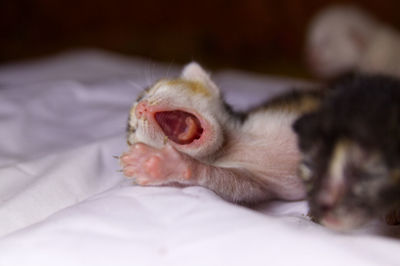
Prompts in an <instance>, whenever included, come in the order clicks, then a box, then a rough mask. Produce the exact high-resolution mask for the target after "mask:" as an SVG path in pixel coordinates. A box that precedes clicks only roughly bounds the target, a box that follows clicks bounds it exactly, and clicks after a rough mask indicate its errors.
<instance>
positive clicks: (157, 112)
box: [128, 63, 229, 158]
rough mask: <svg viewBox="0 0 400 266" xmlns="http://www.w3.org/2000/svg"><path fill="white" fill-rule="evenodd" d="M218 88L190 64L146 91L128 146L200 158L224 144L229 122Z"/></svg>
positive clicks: (133, 114) (135, 107) (136, 106)
mask: <svg viewBox="0 0 400 266" xmlns="http://www.w3.org/2000/svg"><path fill="white" fill-rule="evenodd" d="M227 112H228V110H227V108H226V107H225V105H224V102H223V100H222V98H221V95H220V91H219V89H218V87H217V86H216V85H215V84H214V83H213V82H212V81H211V79H210V78H209V76H208V74H207V73H206V72H205V71H204V70H203V69H202V68H201V67H200V65H198V64H197V63H191V64H188V65H187V66H186V67H185V68H184V69H183V71H182V74H181V76H180V77H179V78H177V79H163V80H160V81H159V82H157V83H156V84H154V85H153V86H151V87H150V88H148V89H146V90H145V91H144V92H143V93H142V94H141V95H140V96H139V98H138V99H137V101H136V102H135V103H134V105H133V107H132V109H131V111H130V117H129V124H128V144H133V143H136V142H143V143H146V144H148V145H151V146H153V147H157V148H160V147H162V146H163V145H164V144H165V143H166V142H169V143H170V144H171V145H173V146H174V147H175V148H176V149H177V150H179V151H182V152H184V153H186V154H189V155H190V156H193V157H196V158H201V157H205V156H207V155H210V154H212V153H213V152H215V151H216V150H218V149H219V147H220V146H221V145H222V143H223V138H224V137H223V135H224V132H223V131H222V130H223V128H224V126H223V125H224V124H225V123H226V120H227V119H228V117H229V115H228V113H227Z"/></svg>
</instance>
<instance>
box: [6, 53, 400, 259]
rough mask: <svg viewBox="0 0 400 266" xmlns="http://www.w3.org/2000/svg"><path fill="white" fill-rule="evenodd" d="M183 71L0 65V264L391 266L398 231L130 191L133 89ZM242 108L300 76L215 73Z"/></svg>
mask: <svg viewBox="0 0 400 266" xmlns="http://www.w3.org/2000/svg"><path fill="white" fill-rule="evenodd" d="M179 70H180V68H178V67H177V66H176V65H172V64H161V63H157V62H153V61H150V60H145V59H140V58H128V57H122V56H118V55H114V54H110V53H106V52H102V51H96V50H89V51H76V52H69V53H64V54H61V55H58V56H54V57H51V58H46V59H41V60H37V61H31V62H21V63H13V64H7V65H3V66H0V265H1V266H14V265H16V266H23V265H29V266H32V265H40V266H46V265H51V266H53V265H85V266H86V265H118V266H119V265H140V266H142V265H203V266H204V265H307V266H311V265H318V266H319V265H335V266H336V265H363V266H367V265H377V266H378V265H379V266H382V265H400V252H399V250H400V238H399V236H400V234H399V229H398V228H396V227H388V226H385V225H383V224H381V222H380V221H374V222H372V223H371V224H369V225H367V226H366V227H365V228H362V229H360V230H358V231H357V232H354V233H351V234H338V233H335V232H332V231H330V230H327V229H325V228H323V227H321V226H319V225H317V224H314V223H313V222H311V221H310V220H309V218H308V217H307V215H306V214H307V205H306V203H305V202H304V201H299V202H280V201H276V202H271V203H266V204H262V205H260V206H256V207H254V208H245V207H242V206H238V205H235V204H231V203H229V202H226V201H224V200H222V199H220V198H219V197H218V196H217V195H215V194H214V193H213V192H211V191H209V190H207V189H204V188H201V187H186V188H177V187H138V186H133V185H132V184H131V182H130V181H129V180H126V179H124V178H123V176H122V174H121V173H120V172H118V170H119V165H118V161H117V160H115V159H114V158H113V155H119V154H121V153H122V152H123V151H124V150H126V149H127V146H126V141H125V127H126V123H127V114H128V111H129V108H130V105H131V104H132V102H133V100H134V99H135V98H136V95H137V94H138V93H139V92H140V91H141V90H142V89H143V88H145V87H146V86H148V85H150V84H151V83H153V82H154V81H156V80H157V79H159V78H161V77H165V76H175V75H178V73H179ZM212 77H213V78H214V80H215V81H216V83H217V84H218V85H219V86H220V87H221V88H222V90H223V91H224V93H225V95H226V98H227V100H228V102H230V103H232V104H233V105H234V106H235V108H237V109H245V108H247V107H248V106H250V105H251V104H255V103H258V102H260V101H262V100H263V99H265V98H266V97H271V96H273V95H275V94H277V93H280V92H282V91H283V90H285V89H287V88H290V87H291V86H292V85H293V84H296V83H298V84H302V83H301V82H297V81H293V80H289V79H282V78H273V77H266V76H261V75H255V74H250V73H245V72H240V71H234V70H225V71H219V72H216V73H213V75H212Z"/></svg>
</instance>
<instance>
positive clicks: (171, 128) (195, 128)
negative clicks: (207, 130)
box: [155, 110, 203, 144]
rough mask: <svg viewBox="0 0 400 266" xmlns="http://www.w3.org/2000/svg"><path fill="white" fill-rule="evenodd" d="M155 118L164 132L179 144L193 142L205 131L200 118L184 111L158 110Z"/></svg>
mask: <svg viewBox="0 0 400 266" xmlns="http://www.w3.org/2000/svg"><path fill="white" fill-rule="evenodd" d="M155 119H156V121H157V123H158V125H159V126H160V127H161V129H162V130H163V132H164V134H165V135H166V136H167V137H168V138H169V139H170V140H172V141H173V142H175V143H178V144H189V143H192V142H193V141H194V140H195V139H199V138H200V137H201V134H202V133H203V128H202V127H201V124H200V121H199V119H197V117H195V116H194V115H192V114H190V113H187V112H184V111H179V110H175V111H165V112H158V113H156V114H155Z"/></svg>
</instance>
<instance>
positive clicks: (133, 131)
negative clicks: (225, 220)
mask: <svg viewBox="0 0 400 266" xmlns="http://www.w3.org/2000/svg"><path fill="white" fill-rule="evenodd" d="M320 97H321V93H320V92H311V91H310V92H297V93H296V92H292V93H289V94H287V95H284V96H282V97H278V98H275V99H272V100H270V101H268V102H267V103H266V104H265V105H263V106H258V107H255V108H253V109H252V110H249V111H248V112H247V113H245V114H237V113H235V112H233V111H232V109H231V108H230V107H229V106H228V105H227V104H226V103H225V101H224V100H223V98H222V96H221V93H220V91H219V88H218V87H217V86H216V85H215V84H214V82H213V81H212V80H211V79H210V77H209V76H208V74H207V73H206V72H205V71H204V70H203V69H202V68H201V67H200V66H199V65H198V64H196V63H191V64H189V65H187V66H186V67H185V68H184V70H183V72H182V74H181V76H180V77H179V78H174V79H163V80H160V81H159V82H157V83H156V84H154V85H153V86H151V87H150V88H149V89H147V90H145V91H144V92H143V94H142V95H141V96H140V97H139V98H138V99H137V101H136V102H135V103H134V104H133V107H132V109H131V112H130V119H129V123H128V144H129V145H130V150H129V151H128V152H126V153H124V154H123V155H122V156H121V164H122V166H123V171H124V174H125V175H126V176H127V177H132V178H134V179H135V181H136V183H138V184H140V185H147V186H149V185H152V186H154V185H165V184H169V183H179V184H182V185H200V186H204V187H207V188H209V189H211V190H213V191H215V192H216V193H217V194H219V195H220V196H221V197H223V198H225V199H227V200H229V201H233V202H240V203H255V202H259V201H263V200H267V199H271V198H280V199H286V200H296V199H301V198H303V196H304V188H303V186H302V183H301V181H300V180H299V179H298V177H297V174H296V170H297V163H298V160H299V153H298V150H297V145H296V138H295V135H294V132H293V131H292V128H291V125H292V122H293V120H294V119H296V118H297V117H298V116H299V115H301V114H302V113H304V112H306V111H310V110H312V109H314V108H315V107H316V105H317V104H318V102H319V99H320Z"/></svg>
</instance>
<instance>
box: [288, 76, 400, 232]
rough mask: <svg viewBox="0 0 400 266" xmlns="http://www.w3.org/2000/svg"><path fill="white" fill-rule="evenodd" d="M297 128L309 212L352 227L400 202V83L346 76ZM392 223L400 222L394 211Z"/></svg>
mask: <svg viewBox="0 0 400 266" xmlns="http://www.w3.org/2000/svg"><path fill="white" fill-rule="evenodd" d="M294 129H295V131H296V132H297V134H298V138H299V147H300V150H301V152H302V157H303V158H302V163H301V164H300V168H299V169H300V175H301V176H302V178H303V179H304V182H305V184H306V187H307V195H308V196H307V198H308V202H309V205H310V215H311V216H312V217H313V218H314V219H315V220H317V221H319V222H321V223H322V224H324V225H326V226H328V227H331V228H334V229H337V230H342V231H345V230H349V229H352V228H355V227H358V226H360V225H362V224H363V223H365V222H366V221H368V220H369V219H370V218H372V217H376V216H380V215H383V214H386V213H387V212H389V211H391V210H392V209H393V208H396V207H398V206H399V203H400V81H399V80H396V79H393V78H389V77H384V76H354V77H350V76H349V77H347V78H345V79H343V80H341V81H338V82H336V83H335V84H334V85H333V88H332V90H331V91H330V93H329V94H328V95H327V96H326V98H325V99H324V101H323V102H322V104H321V107H320V108H319V109H317V110H316V111H314V112H311V113H308V114H305V115H304V116H302V117H301V118H299V119H298V120H297V121H296V122H295V124H294ZM388 218H390V219H391V221H388V222H389V223H398V222H399V219H400V215H399V214H398V213H397V214H396V212H395V213H392V215H391V216H388Z"/></svg>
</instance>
